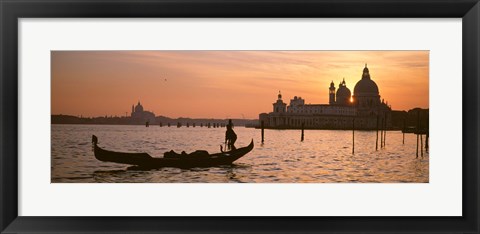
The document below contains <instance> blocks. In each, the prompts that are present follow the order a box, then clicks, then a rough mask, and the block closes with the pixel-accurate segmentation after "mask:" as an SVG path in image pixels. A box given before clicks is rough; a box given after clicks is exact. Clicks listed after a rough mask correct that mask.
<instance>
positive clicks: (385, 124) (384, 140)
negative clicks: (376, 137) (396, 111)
mask: <svg viewBox="0 0 480 234" xmlns="http://www.w3.org/2000/svg"><path fill="white" fill-rule="evenodd" d="M383 134H384V136H383V148H385V144H386V143H387V114H385V123H384V126H383Z"/></svg>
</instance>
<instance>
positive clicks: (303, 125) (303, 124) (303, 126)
mask: <svg viewBox="0 0 480 234" xmlns="http://www.w3.org/2000/svg"><path fill="white" fill-rule="evenodd" d="M304 129H305V122H303V123H302V136H301V139H300V140H301V141H303V139H304V134H303V131H304Z"/></svg>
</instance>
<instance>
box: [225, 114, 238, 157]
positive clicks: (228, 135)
mask: <svg viewBox="0 0 480 234" xmlns="http://www.w3.org/2000/svg"><path fill="white" fill-rule="evenodd" d="M235 141H237V134H235V132H234V131H233V123H232V120H231V119H230V120H228V124H227V131H226V132H225V144H226V145H227V149H231V150H235V149H236V148H235Z"/></svg>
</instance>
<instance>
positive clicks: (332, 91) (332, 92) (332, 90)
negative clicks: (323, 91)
mask: <svg viewBox="0 0 480 234" xmlns="http://www.w3.org/2000/svg"><path fill="white" fill-rule="evenodd" d="M328 94H329V97H330V98H329V101H328V103H329V104H330V105H333V104H335V84H334V83H333V80H332V83H330V88H329V92H328Z"/></svg>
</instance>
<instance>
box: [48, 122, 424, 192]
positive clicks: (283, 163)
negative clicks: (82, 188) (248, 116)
mask: <svg viewBox="0 0 480 234" xmlns="http://www.w3.org/2000/svg"><path fill="white" fill-rule="evenodd" d="M235 132H236V133H237V135H238V140H237V143H236V144H235V145H236V146H237V147H242V146H246V145H248V143H250V140H251V139H253V140H254V143H255V148H254V149H253V150H252V151H251V152H250V153H249V154H247V155H245V156H244V157H243V158H241V159H239V160H238V161H236V162H235V163H234V165H232V166H222V167H212V168H193V169H178V168H161V169H155V170H148V171H139V170H130V169H128V167H129V166H128V165H121V164H115V163H106V162H100V161H98V160H96V159H95V157H94V155H93V152H92V146H91V137H92V134H95V135H97V137H98V139H99V146H100V147H102V148H105V149H109V150H114V151H125V152H147V153H149V154H150V155H151V156H153V157H162V156H163V153H164V152H166V151H170V150H172V149H173V150H175V151H177V152H181V151H186V152H187V153H189V152H192V151H195V150H200V149H201V150H207V151H209V152H210V153H215V152H219V151H220V145H221V144H223V140H224V138H225V128H205V127H203V128H200V127H198V126H197V127H196V128H193V127H190V128H186V127H182V128H176V127H159V126H150V127H149V128H146V127H145V126H117V125H52V162H51V163H52V164H51V173H52V182H54V183H55V182H60V183H169V182H174V183H191V182H195V183H210V182H214V183H338V182H342V183H355V182H362V183H372V182H373V183H378V182H387V183H398V182H417V183H426V182H428V181H429V155H428V153H425V152H424V157H423V158H420V157H419V158H418V159H416V158H415V152H416V136H414V135H413V134H406V135H405V145H403V144H402V133H401V132H398V131H397V132H393V131H392V132H387V138H386V139H387V140H386V148H384V149H379V150H378V151H375V139H376V133H375V132H373V131H372V132H368V131H356V132H355V154H354V155H352V131H330V130H305V140H304V141H303V142H300V130H265V143H264V144H263V145H262V144H261V139H260V130H258V129H252V128H244V127H235Z"/></svg>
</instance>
